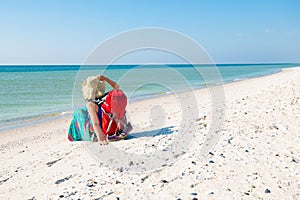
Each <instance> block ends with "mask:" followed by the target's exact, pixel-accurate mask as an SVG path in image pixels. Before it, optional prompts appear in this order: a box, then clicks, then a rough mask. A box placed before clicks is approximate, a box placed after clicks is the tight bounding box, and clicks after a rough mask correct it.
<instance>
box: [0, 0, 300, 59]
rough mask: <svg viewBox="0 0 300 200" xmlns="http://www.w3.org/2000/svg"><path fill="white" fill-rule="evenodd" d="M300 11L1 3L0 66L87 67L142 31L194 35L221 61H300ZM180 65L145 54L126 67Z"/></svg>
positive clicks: (212, 4)
mask: <svg viewBox="0 0 300 200" xmlns="http://www.w3.org/2000/svg"><path fill="white" fill-rule="evenodd" d="M299 10H300V1H299V0H243V1H241V0H226V1H221V0H210V1H209V0H188V1H182V0H164V1H162V0H147V1H146V0H123V1H122V0H119V1H116V0H110V1H104V0H103V1H102V0H85V1H84V0H48V1H47V0H26V1H24V0H19V1H17V0H0V27H1V30H0V64H1V65H5V64H81V63H83V62H84V60H85V59H86V58H87V57H88V56H89V54H90V53H91V52H92V51H93V50H94V49H95V48H96V47H97V46H98V45H99V44H101V43H103V42H104V41H106V40H107V39H108V38H111V37H113V36H115V35H118V34H120V33H123V32H125V31H129V30H132V29H137V28H144V27H158V28H165V29H169V30H174V31H177V32H179V33H182V34H184V35H186V36H188V37H190V38H191V39H193V40H194V41H195V42H197V43H198V44H199V45H201V46H202V47H203V48H204V50H205V51H206V52H207V54H208V55H209V56H210V57H211V59H212V60H213V61H214V62H215V63H300V23H299V22H300V12H299ZM151 55H152V56H151ZM150 58H151V59H150ZM180 60H181V59H179V58H178V57H176V56H173V55H169V54H166V53H158V52H157V51H153V52H151V51H147V52H139V53H136V54H134V53H133V54H131V55H128V56H127V57H124V58H123V59H121V60H120V62H121V63H122V62H124V63H141V62H166V63H177V62H180Z"/></svg>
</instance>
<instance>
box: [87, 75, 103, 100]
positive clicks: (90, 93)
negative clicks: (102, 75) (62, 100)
mask: <svg viewBox="0 0 300 200" xmlns="http://www.w3.org/2000/svg"><path fill="white" fill-rule="evenodd" d="M81 86H82V96H83V98H84V100H86V101H88V100H94V99H97V98H100V97H102V96H103V95H104V92H105V83H104V81H99V79H98V77H97V76H89V77H88V78H87V79H86V80H85V81H83V83H82V85H81Z"/></svg>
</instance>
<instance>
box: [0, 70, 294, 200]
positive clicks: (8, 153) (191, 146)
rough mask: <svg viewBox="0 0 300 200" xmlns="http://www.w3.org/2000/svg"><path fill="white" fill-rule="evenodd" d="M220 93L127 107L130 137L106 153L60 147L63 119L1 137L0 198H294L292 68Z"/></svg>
mask: <svg viewBox="0 0 300 200" xmlns="http://www.w3.org/2000/svg"><path fill="white" fill-rule="evenodd" d="M224 92H225V106H222V104H219V103H215V102H214V101H213V100H212V99H211V98H210V97H211V96H210V95H211V90H210V89H202V90H198V91H194V93H192V92H190V93H184V95H182V94H183V93H181V94H177V96H176V95H170V96H163V97H159V98H156V99H149V100H145V101H142V102H136V103H133V104H130V105H129V107H128V115H129V118H130V121H132V123H133V125H134V131H133V133H135V135H134V134H132V135H131V136H130V138H129V139H128V140H125V141H120V142H114V143H111V144H110V145H109V146H106V147H100V146H99V145H98V144H97V143H93V144H91V143H89V142H75V143H71V142H68V141H67V140H66V134H67V130H68V125H69V121H70V119H69V118H64V119H60V120H56V121H52V122H48V123H43V124H38V125H34V126H32V127H25V128H20V129H17V130H13V131H7V132H4V133H1V141H0V154H1V161H0V166H1V167H0V168H1V172H0V199H59V198H68V199H78V198H80V199H97V198H98V199H102V198H103V199H117V197H118V198H120V199H159V198H160V199H193V198H197V199H242V198H244V199H300V175H299V173H300V172H299V169H300V168H299V162H300V147H299V144H300V68H292V69H285V70H283V72H281V73H278V74H274V75H271V76H266V77H261V78H255V79H249V80H245V81H240V82H235V83H230V84H226V85H224ZM189 102H194V103H195V102H196V103H197V104H198V105H197V108H198V109H197V108H196V107H193V106H189ZM191 105H192V104H191ZM213 108H216V110H217V111H218V112H219V113H222V110H223V111H225V116H224V119H223V120H224V121H221V122H222V126H218V127H212V126H211V124H212V122H213V121H214V120H216V119H215V118H214V116H215V115H214V114H213V112H212V109H213ZM189 113H190V114H189ZM217 117H218V116H217ZM221 117H222V116H221ZM186 119H188V120H186ZM210 128H216V129H214V130H216V131H217V134H216V135H212V133H211V132H210V130H212V129H210ZM186 135H188V136H186ZM208 143H209V144H211V145H212V146H211V147H212V148H210V149H208V151H204V149H203V145H206V144H208ZM181 150H182V151H184V152H185V153H184V154H183V155H180V153H182V151H181ZM115 152H117V153H115ZM172 152H173V153H172ZM109 156H110V157H109ZM117 157H119V159H116V158H117ZM106 158H111V160H108V159H106ZM117 161H119V162H117ZM158 166H160V168H157V167H158Z"/></svg>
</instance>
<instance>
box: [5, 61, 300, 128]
mask: <svg viewBox="0 0 300 200" xmlns="http://www.w3.org/2000/svg"><path fill="white" fill-rule="evenodd" d="M294 66H299V64H234V65H230V64H226V65H217V69H218V71H219V72H220V74H221V79H218V78H217V76H215V74H210V73H212V71H211V70H210V69H211V68H213V66H205V65H196V68H195V66H192V65H168V66H159V65H152V66H143V67H140V66H137V65H115V66H109V67H108V68H105V67H103V66H82V67H80V66H78V65H76V66H71V65H70V66H59V65H55V66H51V65H50V66H29V65H28V66H0V130H1V129H3V127H5V126H7V125H11V124H14V123H22V122H24V121H27V120H29V121H30V120H31V119H36V118H40V117H43V116H50V117H51V116H56V115H57V114H60V113H63V112H64V111H68V110H71V109H72V107H73V106H80V105H83V103H84V102H83V100H82V97H81V92H80V89H81V88H80V83H81V82H82V80H83V79H85V78H86V77H87V76H89V75H97V74H104V75H106V76H108V77H110V78H111V79H113V80H116V81H118V82H119V83H120V85H121V87H122V89H123V90H124V91H125V92H126V93H127V95H128V96H129V99H130V100H137V99H142V98H149V97H152V96H155V95H159V94H164V93H168V92H172V91H179V90H187V89H195V88H201V87H205V86H206V85H211V84H218V83H221V82H222V81H223V82H232V81H237V80H243V79H246V78H252V77H257V76H263V75H267V74H272V73H276V72H279V71H280V70H281V69H282V68H288V67H294ZM199 71H200V72H202V74H201V73H199ZM108 89H109V88H108Z"/></svg>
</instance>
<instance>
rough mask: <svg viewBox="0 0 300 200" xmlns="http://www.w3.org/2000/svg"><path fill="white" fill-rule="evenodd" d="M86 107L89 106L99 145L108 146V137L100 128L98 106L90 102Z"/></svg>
mask: <svg viewBox="0 0 300 200" xmlns="http://www.w3.org/2000/svg"><path fill="white" fill-rule="evenodd" d="M86 106H87V109H88V112H89V115H90V117H91V120H92V122H93V127H94V130H95V133H96V135H97V138H98V141H99V143H100V144H101V145H102V144H108V142H107V139H106V135H105V134H104V133H103V131H102V130H101V128H100V122H99V119H98V114H97V111H98V105H96V104H95V103H93V102H88V103H87V104H86Z"/></svg>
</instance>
